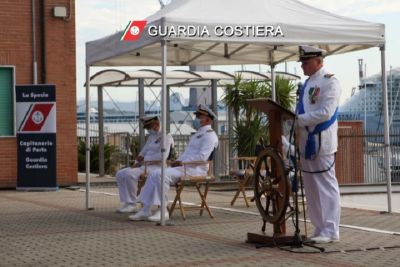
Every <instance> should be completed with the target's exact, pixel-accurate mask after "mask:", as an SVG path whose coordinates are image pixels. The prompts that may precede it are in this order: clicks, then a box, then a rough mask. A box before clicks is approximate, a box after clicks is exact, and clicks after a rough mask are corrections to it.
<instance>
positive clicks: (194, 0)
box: [86, 0, 385, 66]
mask: <svg viewBox="0 0 400 267" xmlns="http://www.w3.org/2000/svg"><path fill="white" fill-rule="evenodd" d="M189 25H190V26H194V27H197V26H199V27H200V29H202V28H203V27H206V28H207V30H208V32H209V33H210V35H204V36H192V37H187V36H178V35H172V36H167V37H165V36H164V37H163V36H160V35H158V36H155V37H154V36H150V35H149V32H148V29H149V27H151V26H153V27H156V28H159V27H160V28H161V29H165V28H164V27H166V28H169V29H171V28H173V27H175V29H177V27H178V26H181V27H182V26H186V27H187V26H189ZM219 26H220V27H222V28H224V27H225V26H228V28H229V27H231V26H232V27H238V28H240V29H242V30H243V29H245V28H246V27H251V26H255V27H261V32H262V33H265V32H266V31H265V30H264V31H263V28H262V27H265V26H271V27H273V28H274V29H277V28H278V27H280V29H281V31H282V33H283V36H282V35H277V36H275V37H274V36H272V35H269V36H267V37H265V36H264V37H260V36H254V34H252V33H254V32H253V31H252V30H250V32H251V33H250V34H243V35H242V36H235V35H233V36H228V34H226V35H224V36H222V37H219V36H217V35H216V34H215V32H214V31H215V29H216V28H215V27H219ZM164 32H165V30H164ZM245 32H246V31H245ZM121 34H122V32H119V33H115V34H113V35H110V36H107V37H104V38H102V39H98V40H95V41H91V42H88V43H86V63H87V64H88V65H92V66H159V65H161V49H160V41H161V40H162V39H163V40H166V41H167V46H168V65H175V66H177V65H230V64H277V63H280V62H284V61H289V60H296V59H297V53H298V46H299V45H302V44H308V45H317V46H319V47H320V48H323V49H325V50H327V52H328V55H329V54H338V53H345V52H349V51H355V50H360V49H365V48H369V47H374V46H379V45H383V44H384V43H385V28H384V24H380V23H371V22H366V21H361V20H356V19H352V18H348V17H343V16H338V15H335V14H332V13H329V12H326V11H323V10H320V9H317V8H314V7H311V6H308V5H306V4H303V3H301V2H299V1H297V0H246V1H242V0H218V1H216V0H174V1H172V3H171V4H169V5H167V6H165V8H163V9H161V10H159V11H158V12H156V13H155V14H153V15H152V16H150V17H148V18H147V25H146V28H145V30H144V31H143V32H142V35H141V36H140V38H139V40H137V41H133V42H124V41H120V38H121ZM264 35H265V34H264ZM271 51H274V53H273V55H271V53H270V52H271Z"/></svg>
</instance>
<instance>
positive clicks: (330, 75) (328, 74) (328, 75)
mask: <svg viewBox="0 0 400 267" xmlns="http://www.w3.org/2000/svg"><path fill="white" fill-rule="evenodd" d="M333 75H335V74H333V73H327V74H325V75H324V77H325V78H328V79H329V78H331V77H333Z"/></svg>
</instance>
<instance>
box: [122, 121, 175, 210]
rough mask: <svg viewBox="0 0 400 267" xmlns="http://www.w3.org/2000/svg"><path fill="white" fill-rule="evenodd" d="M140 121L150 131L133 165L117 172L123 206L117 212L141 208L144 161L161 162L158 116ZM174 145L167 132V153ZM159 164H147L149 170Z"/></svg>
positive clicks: (157, 166) (158, 166)
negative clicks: (139, 188)
mask: <svg viewBox="0 0 400 267" xmlns="http://www.w3.org/2000/svg"><path fill="white" fill-rule="evenodd" d="M140 121H141V122H142V123H143V128H144V129H146V130H147V131H148V132H149V136H148V138H147V141H146V144H145V145H144V146H143V148H142V150H141V151H140V153H139V155H138V156H137V158H136V160H135V164H134V166H133V167H127V168H124V169H122V170H119V171H118V172H117V174H116V175H115V176H116V180H117V185H118V191H119V198H120V202H121V207H120V208H119V209H118V210H117V212H121V213H129V212H137V211H138V210H139V208H138V207H137V205H136V201H137V196H136V195H137V186H138V180H139V178H140V175H142V174H143V173H144V166H143V164H142V163H143V162H144V161H160V162H161V131H160V121H159V119H158V117H157V116H147V117H142V118H141V119H140ZM173 145H174V140H173V139H172V136H171V134H167V143H166V149H167V151H166V153H167V155H168V154H169V152H170V149H171V146H173ZM159 168H160V165H159V164H153V165H148V166H147V172H149V171H152V170H156V169H159Z"/></svg>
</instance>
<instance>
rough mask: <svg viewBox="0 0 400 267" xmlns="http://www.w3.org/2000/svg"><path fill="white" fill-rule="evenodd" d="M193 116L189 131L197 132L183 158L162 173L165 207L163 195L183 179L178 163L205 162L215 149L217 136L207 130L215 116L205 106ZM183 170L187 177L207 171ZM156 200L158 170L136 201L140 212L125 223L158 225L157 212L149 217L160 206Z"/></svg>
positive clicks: (153, 172)
mask: <svg viewBox="0 0 400 267" xmlns="http://www.w3.org/2000/svg"><path fill="white" fill-rule="evenodd" d="M194 114H195V115H196V119H195V120H194V123H193V127H194V128H195V129H196V130H197V132H196V133H195V134H193V135H192V136H191V137H190V140H189V143H188V145H187V147H186V150H185V151H184V152H183V154H182V155H181V156H180V157H179V158H178V160H177V161H175V162H172V164H171V166H172V167H170V168H166V169H165V179H164V183H165V184H164V186H165V187H164V188H165V190H164V192H165V195H164V198H165V199H166V203H168V199H167V193H168V191H169V188H170V185H174V184H176V183H177V182H178V181H179V178H180V177H181V176H182V175H183V172H184V169H183V167H182V162H188V161H207V160H208V158H209V156H210V155H211V153H212V152H213V151H214V149H215V148H216V147H217V146H218V136H217V134H216V133H215V131H214V130H213V129H212V128H211V124H212V122H213V120H214V119H215V117H216V116H215V114H214V113H213V112H212V110H211V109H209V108H208V107H207V106H205V105H199V106H198V108H197V110H196V112H195V113H194ZM186 170H187V173H188V174H189V175H204V174H206V173H207V171H208V166H204V165H199V166H193V167H191V168H190V169H189V168H187V169H186ZM160 197H161V170H160V169H157V170H155V171H152V172H151V173H150V175H149V176H148V178H147V180H146V183H145V185H144V186H143V188H142V191H141V192H140V195H139V201H140V202H141V203H142V204H143V208H142V209H141V210H140V211H139V212H138V213H137V214H134V215H131V216H129V219H130V220H133V221H140V220H149V221H156V222H157V221H160V218H161V210H158V211H157V212H156V213H155V214H154V215H153V216H152V213H151V207H152V205H161V198H160ZM168 219H169V214H168V212H165V220H168Z"/></svg>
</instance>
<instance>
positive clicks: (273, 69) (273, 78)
mask: <svg viewBox="0 0 400 267" xmlns="http://www.w3.org/2000/svg"><path fill="white" fill-rule="evenodd" d="M271 90H272V101H274V102H276V92H275V65H274V64H272V65H271Z"/></svg>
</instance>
